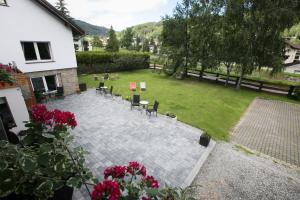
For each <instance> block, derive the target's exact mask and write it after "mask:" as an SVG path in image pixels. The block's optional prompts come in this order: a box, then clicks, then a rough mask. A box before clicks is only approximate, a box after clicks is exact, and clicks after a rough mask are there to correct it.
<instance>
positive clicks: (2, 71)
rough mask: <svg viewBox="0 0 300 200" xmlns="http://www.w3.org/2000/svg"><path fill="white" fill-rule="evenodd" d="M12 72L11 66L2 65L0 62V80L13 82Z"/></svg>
mask: <svg viewBox="0 0 300 200" xmlns="http://www.w3.org/2000/svg"><path fill="white" fill-rule="evenodd" d="M12 72H13V69H12V67H11V66H8V67H4V65H3V64H2V63H0V81H2V82H5V83H10V84H11V83H13V78H12V75H11V73H12Z"/></svg>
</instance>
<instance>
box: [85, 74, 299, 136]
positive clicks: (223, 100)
mask: <svg viewBox="0 0 300 200" xmlns="http://www.w3.org/2000/svg"><path fill="white" fill-rule="evenodd" d="M118 75H119V79H116V80H114V81H112V80H109V81H106V83H105V84H106V85H108V86H110V85H113V86H114V88H115V89H114V93H119V94H122V96H123V97H126V96H129V95H132V94H133V92H131V91H130V90H129V82H130V81H135V82H137V85H138V86H139V82H141V81H145V82H146V84H147V91H145V92H141V98H142V99H146V100H150V102H153V101H154V100H155V99H157V100H158V101H159V102H160V106H159V112H160V113H166V112H168V111H169V112H173V113H175V114H176V115H177V116H178V119H179V120H180V121H183V122H185V123H187V124H190V125H192V126H195V127H198V128H200V129H202V130H205V131H207V132H208V133H209V134H210V135H212V137H213V138H214V139H217V140H229V132H230V131H231V129H232V128H233V127H234V125H235V124H236V123H237V122H238V121H239V119H240V117H241V116H242V114H243V113H244V112H245V110H246V109H247V107H248V106H249V104H250V103H251V102H252V101H253V99H254V98H255V97H263V98H270V99H278V100H283V101H289V102H295V101H293V100H289V99H287V98H285V97H279V96H274V95H269V94H265V93H258V92H255V91H249V90H240V91H237V90H235V89H233V88H225V87H224V86H221V85H216V84H212V83H206V82H198V81H196V80H183V81H180V80H175V79H173V78H170V77H167V76H165V75H163V74H161V75H159V74H157V73H152V72H151V71H150V70H140V71H134V72H122V73H118ZM79 80H80V82H85V83H87V86H88V87H89V88H91V87H96V86H98V84H99V81H95V80H94V79H93V75H82V76H80V77H79ZM136 93H137V92H136ZM295 103H296V102H295Z"/></svg>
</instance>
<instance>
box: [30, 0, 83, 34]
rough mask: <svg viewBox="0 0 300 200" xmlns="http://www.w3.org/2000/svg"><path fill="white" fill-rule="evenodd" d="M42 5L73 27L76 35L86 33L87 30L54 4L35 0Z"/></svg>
mask: <svg viewBox="0 0 300 200" xmlns="http://www.w3.org/2000/svg"><path fill="white" fill-rule="evenodd" d="M35 1H36V2H37V3H39V4H40V5H41V6H43V7H44V8H45V9H46V10H48V11H49V12H50V13H51V14H53V15H55V16H56V17H57V18H59V19H60V20H62V21H63V22H65V23H66V24H68V25H69V26H70V27H71V28H72V32H73V34H74V35H75V36H81V35H84V34H85V32H84V30H82V29H81V28H80V27H79V26H78V25H76V24H75V22H73V21H72V20H71V19H70V18H68V17H67V16H65V15H64V14H62V13H61V12H59V11H58V10H57V9H56V8H55V7H54V6H52V5H51V4H50V3H49V2H48V1H46V0H35Z"/></svg>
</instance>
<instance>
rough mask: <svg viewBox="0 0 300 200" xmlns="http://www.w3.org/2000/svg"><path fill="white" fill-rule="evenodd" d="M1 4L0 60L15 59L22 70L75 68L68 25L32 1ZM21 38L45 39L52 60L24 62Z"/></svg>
mask: <svg viewBox="0 0 300 200" xmlns="http://www.w3.org/2000/svg"><path fill="white" fill-rule="evenodd" d="M7 4H8V7H6V6H0V19H1V20H0V27H1V28H0V29H1V30H0V63H9V62H12V61H15V62H16V64H17V66H18V68H19V69H21V70H22V71H23V72H25V73H27V72H36V71H45V70H55V69H65V68H76V67H77V63H76V57H75V53H74V51H75V50H74V43H73V36H72V30H71V28H69V27H67V26H66V25H65V24H64V23H63V22H62V21H61V20H59V19H58V18H56V17H55V16H53V15H52V14H51V13H50V12H48V11H47V10H45V8H43V7H41V6H40V5H39V4H37V3H36V2H35V1H34V0H7ZM21 41H47V42H50V44H51V49H52V55H53V62H47V63H34V64H27V63H26V61H25V58H24V54H23V50H22V46H21Z"/></svg>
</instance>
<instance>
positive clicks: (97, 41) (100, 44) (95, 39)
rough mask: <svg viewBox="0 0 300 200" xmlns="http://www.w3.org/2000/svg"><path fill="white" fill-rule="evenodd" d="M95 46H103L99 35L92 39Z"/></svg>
mask: <svg viewBox="0 0 300 200" xmlns="http://www.w3.org/2000/svg"><path fill="white" fill-rule="evenodd" d="M92 46H93V47H103V43H102V40H100V38H99V36H94V37H93V40H92Z"/></svg>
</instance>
